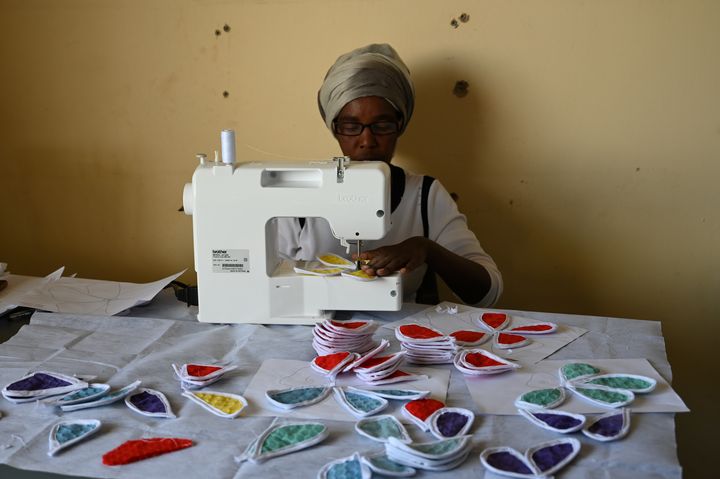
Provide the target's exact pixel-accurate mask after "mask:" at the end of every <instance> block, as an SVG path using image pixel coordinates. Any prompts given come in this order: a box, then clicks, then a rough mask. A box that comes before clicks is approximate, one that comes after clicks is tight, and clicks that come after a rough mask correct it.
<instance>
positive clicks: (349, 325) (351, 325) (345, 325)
mask: <svg viewBox="0 0 720 479" xmlns="http://www.w3.org/2000/svg"><path fill="white" fill-rule="evenodd" d="M330 323H332V324H333V326H337V327H338V328H345V329H357V328H362V327H363V326H365V325H366V324H367V323H366V322H365V321H353V322H351V323H344V322H341V321H330Z"/></svg>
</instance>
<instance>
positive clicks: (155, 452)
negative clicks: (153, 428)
mask: <svg viewBox="0 0 720 479" xmlns="http://www.w3.org/2000/svg"><path fill="white" fill-rule="evenodd" d="M192 445H193V442H192V441H191V440H190V439H183V438H179V437H153V438H150V439H136V440H134V441H127V442H125V443H123V444H121V445H120V446H118V447H116V448H115V449H113V450H112V451H109V452H107V453H105V454H104V455H103V457H102V462H103V464H105V465H106V466H119V465H122V464H129V463H131V462H135V461H142V460H143V459H147V458H149V457H153V456H159V455H160V454H165V453H166V452H173V451H178V450H180V449H185V448H186V447H190V446H192Z"/></svg>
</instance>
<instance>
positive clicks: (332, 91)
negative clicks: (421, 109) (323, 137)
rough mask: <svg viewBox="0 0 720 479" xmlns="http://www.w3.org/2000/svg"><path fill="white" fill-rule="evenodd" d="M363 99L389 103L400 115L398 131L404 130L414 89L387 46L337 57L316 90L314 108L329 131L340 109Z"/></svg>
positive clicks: (394, 53) (399, 61)
mask: <svg viewBox="0 0 720 479" xmlns="http://www.w3.org/2000/svg"><path fill="white" fill-rule="evenodd" d="M366 96H379V97H382V98H385V99H386V100H387V101H389V102H390V104H392V106H393V107H395V109H396V110H397V111H398V112H400V114H401V115H402V118H403V124H402V131H405V127H406V126H407V124H408V122H409V121H410V117H411V116H412V113H413V108H414V106H415V89H414V88H413V84H412V81H411V80H410V71H409V70H408V68H407V67H406V66H405V64H404V63H403V61H402V60H401V59H400V56H399V55H398V54H397V52H396V51H395V50H394V49H393V47H391V46H390V45H388V44H387V43H383V44H372V45H368V46H366V47H362V48H358V49H357V50H353V51H351V52H350V53H346V54H344V55H342V56H340V57H339V58H338V59H337V60H336V61H335V64H333V66H332V67H330V70H328V72H327V75H325V81H324V82H323V84H322V86H321V87H320V91H318V106H319V107H320V115H321V116H322V118H323V120H324V121H325V125H327V127H328V128H329V129H330V130H332V122H333V120H335V118H336V117H337V116H338V114H339V113H340V110H342V109H343V107H344V106H345V105H347V104H348V103H350V102H351V101H353V100H355V99H357V98H362V97H366ZM402 131H401V133H402Z"/></svg>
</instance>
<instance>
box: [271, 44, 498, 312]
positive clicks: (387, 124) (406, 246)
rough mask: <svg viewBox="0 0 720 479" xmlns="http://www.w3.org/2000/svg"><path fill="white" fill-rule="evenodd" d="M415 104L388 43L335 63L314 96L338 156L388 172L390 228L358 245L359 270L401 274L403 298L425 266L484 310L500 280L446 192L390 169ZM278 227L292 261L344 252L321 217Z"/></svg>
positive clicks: (432, 183)
mask: <svg viewBox="0 0 720 479" xmlns="http://www.w3.org/2000/svg"><path fill="white" fill-rule="evenodd" d="M414 100H415V94H414V89H413V85H412V82H411V80H410V73H409V71H408V69H407V67H406V66H405V64H404V63H403V62H402V60H401V59H400V57H399V56H398V54H397V53H396V52H395V50H394V49H393V48H392V47H391V46H390V45H387V44H380V45H378V44H373V45H368V46H366V47H363V48H359V49H357V50H353V51H352V52H350V53H347V54H345V55H342V56H341V57H339V58H338V59H337V61H336V62H335V64H334V65H333V66H332V67H331V68H330V70H329V71H328V73H327V75H326V77H325V81H324V82H323V85H322V86H321V87H320V91H319V92H318V104H319V107H320V114H321V115H322V117H323V120H324V121H325V124H326V125H327V127H328V128H329V129H330V131H331V132H332V133H333V135H334V137H335V139H336V140H337V141H338V144H339V145H340V149H341V150H342V152H343V154H344V155H346V156H349V157H350V158H351V159H352V160H353V161H384V162H386V163H388V164H389V165H390V168H391V173H392V187H391V197H392V198H391V207H392V208H391V209H392V228H391V230H390V231H389V232H388V234H387V236H385V238H383V239H382V240H378V241H366V242H365V243H364V248H365V249H366V251H364V252H363V253H362V254H361V255H360V259H362V260H365V261H364V265H363V266H362V268H363V270H364V271H365V272H367V273H368V274H370V275H377V276H386V275H390V274H393V273H396V272H399V273H400V274H403V275H405V276H404V277H403V283H404V289H405V291H404V295H405V296H404V297H405V299H406V300H412V299H413V297H414V296H415V294H416V292H418V289H419V288H420V287H421V283H422V284H423V286H426V285H427V284H428V281H427V279H425V281H424V280H423V278H424V275H425V273H426V270H427V269H428V268H429V269H430V270H431V271H434V272H435V273H437V274H438V275H439V276H440V277H441V278H442V279H443V280H444V281H445V283H446V284H447V285H448V286H449V287H450V289H452V291H453V292H454V293H455V294H456V295H457V296H458V297H459V298H460V299H461V300H462V301H463V302H465V303H466V304H472V305H477V306H490V305H492V304H494V303H495V302H496V301H497V299H498V298H499V296H500V294H501V293H502V277H501V275H500V272H499V271H498V268H497V266H496V265H495V262H494V261H493V260H492V258H491V257H490V256H489V255H488V254H486V253H485V252H484V251H483V249H482V247H481V246H480V243H479V242H478V240H477V238H476V237H475V235H474V234H473V232H472V231H470V230H469V229H468V227H467V222H466V220H465V216H464V215H462V214H461V213H460V212H459V211H458V209H457V206H456V205H455V202H454V201H453V199H452V198H451V197H450V195H449V194H448V192H447V190H445V188H444V187H443V186H442V185H441V184H440V182H439V181H432V179H431V178H429V177H423V176H421V175H416V174H413V173H409V172H405V171H403V170H402V168H399V167H396V166H394V165H391V164H390V163H391V161H392V158H393V154H394V152H395V145H396V143H397V140H398V138H399V137H400V136H401V135H402V133H403V132H404V131H405V128H406V127H407V124H408V122H409V121H410V118H411V116H412V112H413V106H414ZM424 178H426V179H424ZM424 206H426V207H425V208H423V207H424ZM423 210H425V214H423ZM424 217H425V218H426V227H425V228H424V224H423V223H424V221H423V220H424ZM278 228H279V231H278V232H279V237H280V241H279V247H280V251H281V253H282V254H283V255H285V256H287V257H289V258H291V259H294V260H306V261H307V260H312V259H314V258H315V256H316V255H317V254H320V253H325V252H334V253H336V254H340V255H344V254H345V250H344V249H343V248H342V247H340V245H339V242H338V240H337V239H335V237H333V235H332V233H331V232H330V227H329V225H328V223H327V221H326V220H325V219H323V218H307V219H303V218H290V219H283V220H282V221H279V223H278Z"/></svg>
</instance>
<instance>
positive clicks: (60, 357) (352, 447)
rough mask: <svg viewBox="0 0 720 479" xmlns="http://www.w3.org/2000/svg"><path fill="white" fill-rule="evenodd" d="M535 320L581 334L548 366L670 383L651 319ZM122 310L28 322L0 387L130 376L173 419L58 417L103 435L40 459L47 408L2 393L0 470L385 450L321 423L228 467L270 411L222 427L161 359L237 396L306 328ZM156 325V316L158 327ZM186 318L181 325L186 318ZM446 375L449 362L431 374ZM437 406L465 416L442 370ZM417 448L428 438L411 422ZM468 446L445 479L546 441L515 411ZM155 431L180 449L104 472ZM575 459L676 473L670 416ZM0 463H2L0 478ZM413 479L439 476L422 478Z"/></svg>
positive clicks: (136, 472)
mask: <svg viewBox="0 0 720 479" xmlns="http://www.w3.org/2000/svg"><path fill="white" fill-rule="evenodd" d="M422 308H423V307H422V306H419V305H411V304H408V305H405V307H404V308H403V311H400V312H394V313H385V312H383V313H372V314H371V313H355V314H354V315H353V316H352V317H353V318H374V319H378V320H381V321H386V322H390V321H395V320H397V319H401V318H403V317H405V316H408V315H410V314H414V313H417V312H418V311H420V310H421V309H422ZM520 313H521V314H522V315H523V316H525V317H528V318H532V319H536V320H539V321H553V322H558V323H561V324H565V325H571V326H577V327H581V328H585V329H588V330H589V332H588V333H587V334H585V335H584V336H582V337H581V338H579V339H578V340H576V341H574V342H572V343H571V344H569V345H568V346H566V347H565V348H563V349H561V350H559V351H557V352H556V353H554V354H553V355H552V356H550V358H549V359H569V358H587V359H592V358H596V359H605V358H638V357H643V358H647V359H648V360H649V361H650V363H651V364H652V365H653V367H654V368H655V369H656V370H657V371H658V372H659V373H660V374H661V375H662V376H663V377H664V378H665V379H666V380H667V381H670V380H671V369H670V365H669V364H668V361H667V356H666V353H665V343H664V340H663V337H662V332H661V328H660V323H659V322H654V321H640V320H626V319H614V318H603V317H590V316H578V315H562V314H549V313H533V312H520ZM131 314H132V316H112V317H105V316H74V315H67V314H45V313H36V314H35V315H34V317H33V318H32V320H31V322H30V324H29V325H27V326H24V327H23V328H22V329H21V330H20V331H19V333H18V334H17V335H15V336H14V337H12V338H11V339H10V340H8V341H7V342H5V343H4V344H0V385H5V384H7V383H9V382H11V381H13V380H15V379H17V378H19V377H21V376H23V375H24V374H25V373H26V372H28V371H29V370H38V369H44V370H50V371H57V372H61V373H67V374H83V375H95V376H97V379H96V381H107V382H109V383H110V384H111V385H113V386H114V387H118V388H119V387H122V386H124V385H126V384H129V383H131V382H132V381H134V380H136V379H141V380H142V381H143V384H142V386H144V387H150V388H153V389H158V390H160V391H163V392H164V393H165V394H166V395H167V396H168V398H169V400H170V403H171V404H172V407H173V409H174V411H175V413H176V414H177V415H178V419H175V420H167V419H154V418H149V417H145V416H141V415H139V414H137V413H134V412H132V411H131V410H130V409H128V408H127V407H126V406H125V405H124V404H123V403H122V402H121V403H117V404H115V405H113V406H107V407H102V408H97V409H87V410H82V411H77V412H73V413H64V414H63V415H62V417H63V419H68V418H83V419H89V418H96V419H100V420H101V421H102V422H103V427H102V430H101V432H99V433H98V434H97V435H96V436H94V437H93V438H91V439H89V440H88V441H86V442H84V443H81V444H78V445H76V446H74V447H72V448H70V449H68V450H66V451H64V452H61V453H59V454H58V455H57V456H56V457H52V458H51V457H49V456H48V455H47V448H48V445H47V443H48V433H49V431H50V428H51V427H52V425H53V424H54V423H56V422H57V421H58V420H59V416H58V413H57V412H56V411H54V410H52V409H49V408H47V407H45V406H41V405H37V404H21V405H13V404H11V403H9V402H7V401H5V400H4V399H0V412H2V414H3V417H2V419H0V463H4V464H8V465H10V466H13V467H15V468H20V469H31V470H37V471H48V472H53V473H60V474H67V475H75V476H78V475H79V476H90V477H108V478H112V477H144V478H160V477H162V478H167V477H187V478H192V477H202V478H244V477H263V478H288V479H289V478H313V477H316V475H317V471H318V470H319V469H320V468H321V467H322V466H323V465H324V464H325V463H327V462H329V461H331V460H334V459H337V458H341V457H345V456H349V455H351V454H352V453H353V452H355V451H358V452H361V453H362V452H371V451H379V450H382V445H381V444H379V443H375V442H373V441H371V440H369V439H367V438H364V437H361V436H360V435H358V434H357V433H355V432H354V430H353V428H352V423H350V422H345V421H324V422H325V423H326V424H327V426H328V428H329V430H330V436H329V438H328V439H326V440H325V441H324V442H323V443H321V444H320V445H318V446H316V447H314V448H312V449H308V450H305V451H301V452H298V453H294V454H290V455H287V456H282V457H278V458H275V459H271V460H269V461H268V462H266V463H264V464H262V465H254V464H252V463H243V464H237V463H236V462H235V460H234V456H237V455H239V454H240V453H241V452H242V450H243V449H244V447H245V446H246V445H247V444H248V443H249V442H250V441H251V440H252V439H254V438H255V437H256V436H257V435H258V434H260V433H261V432H262V431H263V430H264V429H265V428H266V427H267V426H268V425H270V423H271V422H272V421H273V419H272V418H268V417H252V416H250V417H240V418H237V419H234V420H228V419H224V418H220V417H217V416H214V415H212V414H210V413H208V412H207V411H205V410H204V409H202V408H201V407H199V406H197V405H195V404H193V403H191V402H189V401H188V400H186V399H185V398H183V397H182V396H181V390H180V387H179V383H178V381H177V380H176V378H175V377H174V374H173V371H172V369H171V367H170V364H171V363H173V362H174V363H176V364H181V363H185V362H203V361H209V362H216V361H226V362H228V363H234V364H237V365H238V366H239V368H238V369H237V370H235V371H233V372H232V373H229V374H228V377H227V378H225V379H224V380H223V381H222V382H221V383H217V387H215V388H214V389H217V390H222V391H227V392H235V393H240V394H242V393H243V392H244V391H245V389H246V387H247V386H248V384H249V382H250V380H251V379H252V377H253V374H254V372H255V371H256V370H257V369H258V367H259V366H260V364H262V362H263V361H264V360H265V359H270V358H278V359H305V360H308V361H309V360H311V359H312V358H313V357H314V355H315V353H314V351H313V350H312V348H311V345H310V343H311V339H312V335H311V328H310V327H308V326H259V325H232V326H229V325H225V326H223V325H210V324H203V323H197V322H195V321H193V320H194V314H195V309H194V308H189V309H188V308H186V307H185V306H184V305H183V304H181V303H179V302H177V301H175V300H174V298H173V297H172V294H171V293H170V292H169V291H165V292H163V293H162V294H161V295H160V296H159V297H158V298H156V300H155V301H153V303H151V304H150V305H149V306H147V307H143V308H135V309H133V310H132V311H131ZM157 318H167V319H157ZM188 320H190V321H188ZM376 337H386V338H388V339H391V338H392V331H391V330H389V329H387V328H379V329H378V331H377V333H376ZM433 367H446V368H451V367H452V366H450V365H448V366H433ZM447 405H448V406H455V407H464V408H468V409H471V410H475V409H476V407H475V405H474V403H473V401H472V399H471V397H470V395H469V393H468V390H467V387H466V386H465V382H464V380H463V378H462V375H461V374H460V373H459V372H457V371H455V370H452V374H451V379H450V387H449V390H448V397H447ZM409 430H410V433H411V435H412V437H413V438H414V439H415V440H416V441H422V440H430V439H431V436H429V434H426V433H423V432H421V431H420V430H419V429H417V428H415V427H414V426H409ZM471 431H472V433H473V442H474V447H473V450H472V452H471V455H470V457H469V458H468V460H467V461H466V462H465V463H464V464H463V465H462V466H461V467H459V468H458V469H455V470H454V471H453V472H452V473H451V474H452V477H453V478H454V479H455V478H457V479H462V478H482V477H487V478H493V477H497V476H495V475H494V474H492V473H489V472H486V471H485V469H484V468H483V466H482V465H481V464H480V462H479V460H478V456H479V454H480V452H481V451H482V450H483V449H484V448H486V447H491V446H501V445H505V446H511V447H514V448H516V449H518V450H521V451H522V450H524V449H526V448H528V447H530V446H532V445H534V444H537V443H539V442H543V441H547V440H550V439H553V438H555V437H557V435H556V434H554V433H551V432H549V431H545V430H543V429H540V428H537V427H535V426H533V425H531V424H530V423H529V422H528V421H527V420H525V419H523V418H521V417H517V416H480V415H478V416H477V417H476V420H475V424H474V426H473V428H472V429H471ZM153 436H178V437H186V438H189V439H192V440H193V441H194V442H195V445H194V446H193V447H191V448H189V449H185V450H182V451H179V452H175V453H171V454H166V455H164V456H160V457H157V458H153V459H149V460H145V461H141V462H137V463H134V464H130V465H126V466H116V467H107V466H104V465H103V464H102V461H101V456H102V454H104V453H105V452H107V451H109V450H111V449H113V448H115V447H117V446H118V445H120V444H121V443H123V442H124V441H126V440H131V439H138V438H142V437H153ZM573 437H576V438H577V439H579V440H580V441H581V442H582V451H581V453H580V455H579V456H578V458H576V459H575V460H574V461H573V462H572V463H571V464H570V465H569V466H567V468H566V469H564V470H563V471H561V472H560V474H559V475H560V477H563V478H575V477H577V478H580V477H594V478H614V479H622V478H637V477H643V478H655V477H657V478H679V477H681V475H682V470H681V467H680V465H679V463H678V459H677V452H676V441H675V422H674V415H673V414H668V413H665V414H661V413H648V414H636V415H633V416H632V429H631V432H630V434H629V436H628V437H627V438H626V439H624V440H622V441H620V442H615V443H609V444H606V443H599V442H596V441H593V440H591V439H588V438H586V437H584V436H583V435H581V434H574V435H573ZM3 469H5V470H6V471H7V470H8V468H5V467H2V468H0V472H2V470H3ZM416 477H440V476H439V475H437V473H428V472H419V474H418V475H417V476H416Z"/></svg>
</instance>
